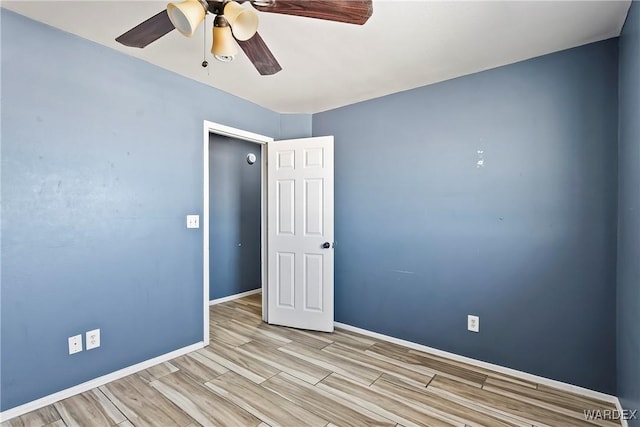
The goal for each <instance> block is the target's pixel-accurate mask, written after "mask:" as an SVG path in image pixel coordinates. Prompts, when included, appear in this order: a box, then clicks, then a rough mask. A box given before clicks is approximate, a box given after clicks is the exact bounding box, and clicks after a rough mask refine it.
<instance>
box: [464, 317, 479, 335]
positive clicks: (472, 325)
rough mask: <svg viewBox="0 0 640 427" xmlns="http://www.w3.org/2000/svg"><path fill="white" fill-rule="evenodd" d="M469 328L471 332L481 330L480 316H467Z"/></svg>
mask: <svg viewBox="0 0 640 427" xmlns="http://www.w3.org/2000/svg"><path fill="white" fill-rule="evenodd" d="M467 329H468V330H470V331H471V332H480V318H479V317H478V316H472V315H468V316H467Z"/></svg>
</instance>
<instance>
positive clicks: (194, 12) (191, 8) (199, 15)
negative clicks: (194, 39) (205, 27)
mask: <svg viewBox="0 0 640 427" xmlns="http://www.w3.org/2000/svg"><path fill="white" fill-rule="evenodd" d="M206 13H207V11H206V10H205V8H204V6H203V5H202V3H200V2H199V1H198V0H186V1H183V2H182V3H169V4H168V5H167V14H168V15H169V20H171V23H172V24H173V26H174V27H176V29H177V30H178V31H180V32H181V33H182V34H183V35H185V36H187V37H191V36H192V35H193V33H194V32H195V31H196V28H198V25H200V23H201V22H202V21H203V20H204V15H205V14H206Z"/></svg>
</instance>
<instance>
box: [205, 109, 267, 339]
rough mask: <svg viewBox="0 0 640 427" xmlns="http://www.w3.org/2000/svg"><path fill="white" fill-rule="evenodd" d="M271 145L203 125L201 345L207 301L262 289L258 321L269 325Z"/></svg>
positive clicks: (239, 132) (254, 137)
mask: <svg viewBox="0 0 640 427" xmlns="http://www.w3.org/2000/svg"><path fill="white" fill-rule="evenodd" d="M271 141H273V138H269V137H266V136H263V135H258V134H254V133H251V132H246V131H243V130H240V129H235V128H231V127H228V126H224V125H220V124H218V123H213V122H208V121H205V122H204V200H203V206H204V209H203V215H202V216H203V221H202V223H203V227H202V234H203V257H204V259H203V296H204V325H203V327H204V337H203V340H204V342H205V345H208V344H209V305H210V302H211V301H215V302H222V301H224V300H226V299H232V298H234V297H235V296H237V294H243V293H245V294H246V292H247V290H249V289H248V288H252V289H262V299H263V304H262V307H263V308H262V319H263V320H264V321H267V310H266V308H265V307H266V304H265V303H264V299H265V298H266V295H267V294H266V286H265V285H266V278H267V260H266V256H267V251H266V238H267V236H266V230H267V212H266V196H267V189H266V172H267V170H266V157H267V153H266V144H267V143H268V142H271ZM254 157H255V159H254ZM216 166H217V167H216ZM214 167H216V170H215V171H214V170H213V168H214ZM216 194H217V197H215V198H214V197H212V196H214V195H216ZM256 199H257V200H256ZM214 204H215V206H214ZM256 210H258V212H259V214H258V213H257V212H256ZM211 219H215V220H216V221H217V222H216V224H212V223H211V221H210V220H211ZM218 221H220V222H219V223H218ZM212 268H215V271H214V272H213V274H211V272H212V270H211V269H212ZM212 279H215V280H212ZM249 292H250V290H249Z"/></svg>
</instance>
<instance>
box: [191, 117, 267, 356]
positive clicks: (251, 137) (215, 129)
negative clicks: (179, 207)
mask: <svg viewBox="0 0 640 427" xmlns="http://www.w3.org/2000/svg"><path fill="white" fill-rule="evenodd" d="M203 129H204V159H203V165H204V168H203V170H204V185H203V188H204V191H203V193H204V195H203V197H204V199H203V210H202V253H203V260H202V261H203V262H202V287H203V303H204V314H203V320H204V326H203V334H204V337H203V341H204V345H209V135H210V134H212V133H213V134H216V135H223V136H229V137H231V138H236V139H241V140H243V141H249V142H255V143H256V144H260V150H261V155H262V165H261V167H262V176H261V183H260V184H261V185H260V186H261V191H260V194H261V203H260V205H261V207H260V210H261V217H262V226H261V231H260V239H261V241H262V242H261V243H262V244H261V249H260V253H261V264H262V266H261V272H262V319H263V320H264V321H265V322H266V321H267V310H266V306H267V304H266V302H265V298H266V296H267V293H266V286H265V285H266V283H267V277H269V276H268V275H267V265H268V263H267V208H266V206H267V187H266V186H267V150H266V148H267V143H269V142H271V141H273V138H270V137H268V136H264V135H259V134H257V133H252V132H247V131H244V130H241V129H236V128H232V127H229V126H225V125H221V124H219V123H214V122H210V121H207V120H205V121H204V127H203Z"/></svg>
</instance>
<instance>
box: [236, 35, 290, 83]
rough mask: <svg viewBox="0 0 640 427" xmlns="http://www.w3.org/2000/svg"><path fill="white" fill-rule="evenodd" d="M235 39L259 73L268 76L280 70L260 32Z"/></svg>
mask: <svg viewBox="0 0 640 427" xmlns="http://www.w3.org/2000/svg"><path fill="white" fill-rule="evenodd" d="M236 41H237V42H238V44H239V45H240V47H241V48H242V50H243V51H244V53H245V54H246V55H247V56H248V57H249V60H250V61H251V62H252V63H253V66H254V67H256V70H258V72H259V73H260V74H261V75H263V76H270V75H272V74H275V73H277V72H278V71H280V70H282V67H281V66H280V64H278V60H277V59H276V58H275V56H273V53H271V51H270V50H269V48H268V47H267V44H266V43H265V42H264V40H262V37H260V34H258V33H255V34H254V36H253V37H251V38H250V39H249V40H245V41H241V40H236Z"/></svg>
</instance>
